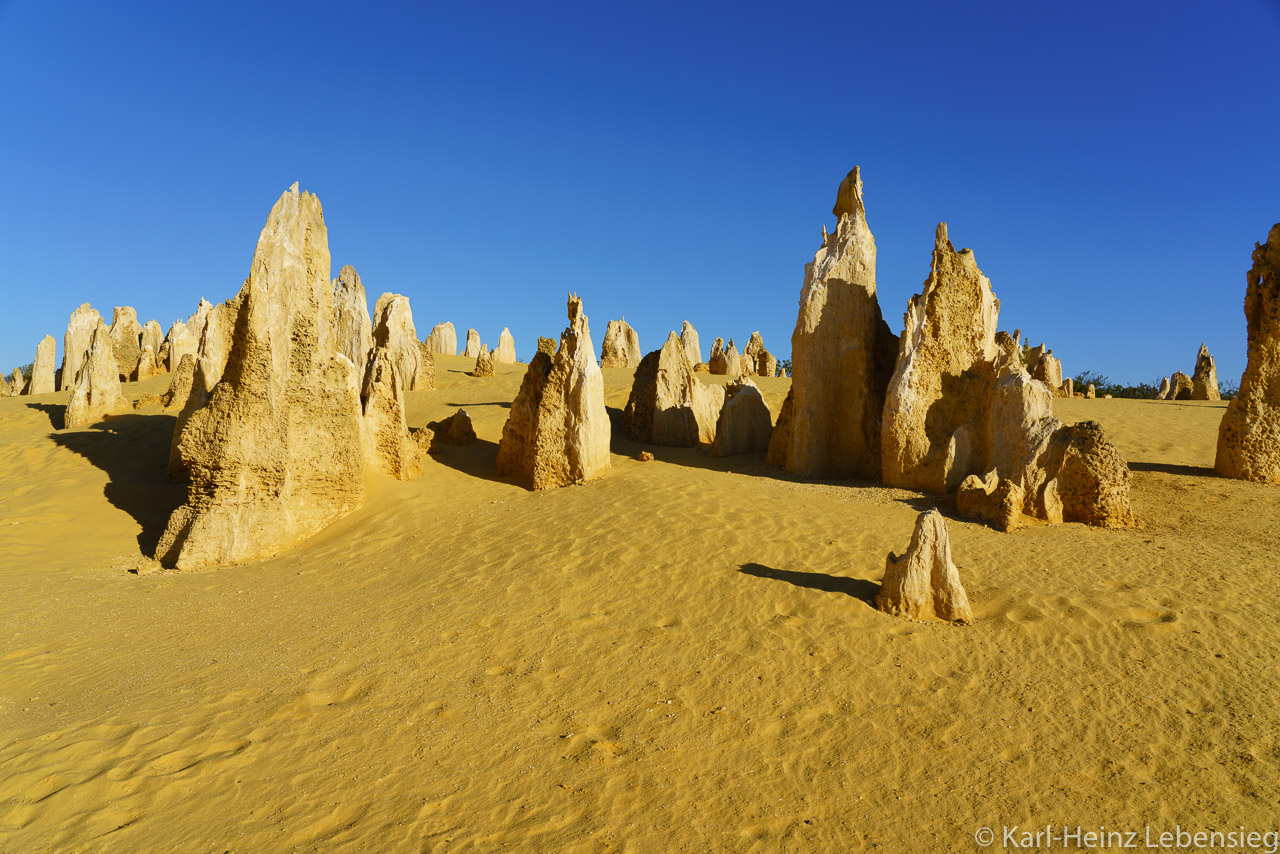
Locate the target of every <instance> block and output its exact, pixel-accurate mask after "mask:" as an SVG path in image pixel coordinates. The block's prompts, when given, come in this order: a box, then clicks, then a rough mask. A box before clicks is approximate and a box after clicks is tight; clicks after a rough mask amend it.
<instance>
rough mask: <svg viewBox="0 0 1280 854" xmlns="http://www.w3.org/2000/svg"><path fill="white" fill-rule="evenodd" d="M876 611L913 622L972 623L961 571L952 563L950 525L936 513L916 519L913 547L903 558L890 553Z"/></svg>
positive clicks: (971, 612) (928, 512) (912, 539)
mask: <svg viewBox="0 0 1280 854" xmlns="http://www.w3.org/2000/svg"><path fill="white" fill-rule="evenodd" d="M876 607H877V608H879V609H880V610H881V611H884V612H885V613H886V614H893V615H894V616H898V617H908V618H910V619H913V620H931V619H938V620H947V621H949V622H953V623H970V622H973V609H972V608H970V606H969V597H968V595H967V594H966V593H965V591H964V586H963V585H962V584H961V583H960V570H959V569H957V568H956V565H955V563H954V562H953V561H952V559H951V540H950V538H949V537H948V535H947V524H946V521H945V520H944V519H943V518H942V514H941V513H939V512H938V511H937V510H929V511H927V512H925V513H921V514H920V516H919V517H918V518H917V519H916V527H915V531H913V532H912V534H911V545H910V546H909V547H908V548H907V553H906V554H904V555H903V556H902V557H897V556H895V555H894V554H893V553H892V552H890V553H889V557H888V559H887V560H886V561H885V568H884V581H882V582H881V584H880V593H879V595H877V596H876Z"/></svg>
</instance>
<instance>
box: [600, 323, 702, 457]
mask: <svg viewBox="0 0 1280 854" xmlns="http://www.w3.org/2000/svg"><path fill="white" fill-rule="evenodd" d="M724 397H725V391H724V387H723V386H712V385H703V384H702V383H701V382H699V381H698V379H697V377H695V376H694V372H693V366H692V365H691V364H689V357H688V355H687V353H686V351H685V348H684V344H683V343H682V341H681V339H679V338H677V337H676V334H675V333H674V332H672V333H671V334H670V335H668V336H667V340H666V343H664V344H663V345H662V349H660V350H655V351H653V352H652V353H650V354H648V355H647V356H645V357H644V358H643V359H641V360H640V365H639V366H638V367H637V368H636V373H635V378H634V379H633V380H632V382H631V395H630V397H629V398H628V399H627V406H626V408H625V409H624V410H623V413H622V419H623V420H622V430H623V434H624V435H626V437H627V438H629V439H633V440H634V441H637V442H647V443H652V444H655V445H672V446H675V447H684V448H691V447H694V446H696V445H699V444H703V445H709V444H711V443H712V442H713V441H714V440H715V436H716V421H717V420H718V419H719V416H720V408H721V407H722V406H723V405H724Z"/></svg>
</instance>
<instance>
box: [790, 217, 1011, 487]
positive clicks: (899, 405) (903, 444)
mask: <svg viewBox="0 0 1280 854" xmlns="http://www.w3.org/2000/svg"><path fill="white" fill-rule="evenodd" d="M999 310H1000V302H999V300H997V299H996V297H995V294H993V293H992V292H991V282H990V280H988V279H987V277H986V276H984V275H983V274H982V271H981V270H980V269H978V263H977V261H976V260H975V259H974V255H973V251H972V250H970V249H963V250H961V251H959V252H957V251H956V250H955V247H954V246H952V244H951V241H950V240H949V239H947V225H946V223H939V225H938V230H937V235H936V237H935V240H934V248H933V259H932V262H931V265H930V272H929V278H928V279H926V280H925V283H924V290H923V292H922V293H920V294H916V295H915V296H913V297H912V298H911V300H910V302H909V303H908V305H907V312H906V316H905V318H904V319H905V329H904V330H903V332H902V340H901V344H900V346H899V351H898V360H897V365H896V367H895V368H894V373H893V377H892V379H891V380H890V381H889V386H888V389H887V390H886V393H885V405H884V418H883V420H882V422H881V423H882V428H881V439H880V441H881V447H882V462H883V465H882V471H883V474H884V481H885V483H886V484H889V485H890V486H900V487H906V488H908V489H919V490H922V491H924V492H949V491H951V490H954V489H955V488H956V487H958V486H959V485H960V482H961V481H963V480H964V479H965V478H966V477H967V476H969V475H971V474H983V473H985V472H986V471H987V470H988V469H989V468H990V465H989V460H988V459H986V455H985V453H984V450H985V449H984V448H983V447H982V443H981V440H980V436H981V433H982V432H983V425H982V421H983V419H984V415H985V412H986V411H987V409H988V407H989V406H990V401H991V392H992V390H993V389H994V387H995V368H994V365H993V360H994V358H995V356H996V354H997V348H996V344H995V333H996V322H997V319H998V315H999ZM793 358H794V357H793Z"/></svg>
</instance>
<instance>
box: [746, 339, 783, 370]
mask: <svg viewBox="0 0 1280 854" xmlns="http://www.w3.org/2000/svg"><path fill="white" fill-rule="evenodd" d="M777 370H778V360H777V359H776V358H775V357H774V355H773V354H772V353H770V352H769V351H768V350H766V349H765V348H764V339H763V338H762V337H761V336H760V333H759V332H752V333H751V338H750V339H748V341H747V346H746V348H745V349H744V350H743V351H742V367H741V373H742V374H743V375H744V376H758V377H771V376H773V375H774V373H775V372H776V371H777Z"/></svg>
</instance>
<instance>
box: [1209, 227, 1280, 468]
mask: <svg viewBox="0 0 1280 854" xmlns="http://www.w3.org/2000/svg"><path fill="white" fill-rule="evenodd" d="M1244 317H1245V324H1246V330H1247V334H1248V351H1247V354H1248V361H1247V362H1246V363H1245V369H1244V375H1243V376H1241V378H1240V389H1239V390H1238V391H1237V392H1236V393H1235V395H1234V396H1233V397H1232V398H1231V401H1230V402H1229V403H1228V404H1227V411H1226V413H1224V414H1223V416H1222V423H1221V424H1219V425H1218V454H1217V458H1216V460H1215V461H1214V465H1213V468H1214V471H1216V472H1217V473H1218V474H1220V475H1222V476H1223V477H1233V478H1236V479H1238V480H1252V481H1258V482H1261V483H1280V223H1276V224H1275V225H1273V226H1272V227H1271V232H1270V234H1269V235H1268V236H1267V242H1266V243H1263V244H1259V245H1257V247H1256V248H1255V249H1254V251H1253V267H1252V268H1251V269H1250V270H1249V273H1248V275H1247V277H1246V286H1245V293H1244Z"/></svg>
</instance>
